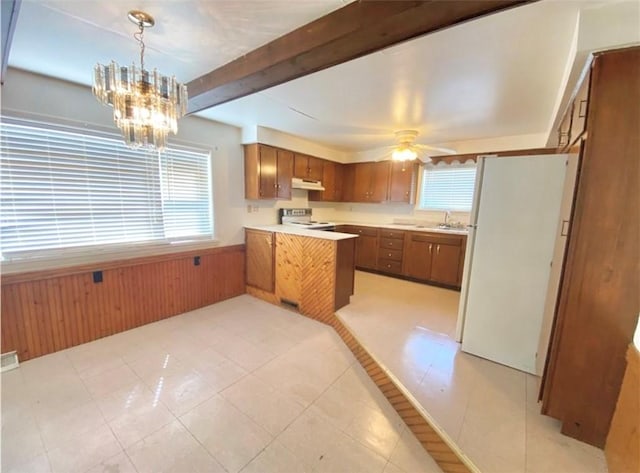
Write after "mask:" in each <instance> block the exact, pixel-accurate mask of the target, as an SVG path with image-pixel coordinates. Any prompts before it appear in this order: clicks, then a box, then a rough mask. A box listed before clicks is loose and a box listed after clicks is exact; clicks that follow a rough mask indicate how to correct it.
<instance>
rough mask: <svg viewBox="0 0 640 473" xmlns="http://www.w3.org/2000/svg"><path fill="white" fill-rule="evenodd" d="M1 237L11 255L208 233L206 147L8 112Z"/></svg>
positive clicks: (2, 129)
mask: <svg viewBox="0 0 640 473" xmlns="http://www.w3.org/2000/svg"><path fill="white" fill-rule="evenodd" d="M0 135H1V144H2V150H1V151H2V152H1V156H0V162H1V166H0V186H1V187H0V244H1V251H2V256H3V258H7V257H11V255H12V254H22V253H23V252H34V251H43V250H54V249H62V248H72V247H83V246H89V245H109V244H122V243H133V242H144V241H159V240H175V239H195V238H202V237H211V235H212V234H213V222H212V215H211V197H210V194H211V184H210V158H209V153H208V152H207V151H201V150H193V149H187V148H184V149H183V148H181V147H180V148H179V147H171V148H167V149H166V150H165V151H164V152H162V153H160V154H158V153H157V152H155V153H154V152H150V151H143V150H139V149H130V148H128V147H126V146H125V145H124V143H123V142H122V140H121V139H120V138H119V137H116V136H112V135H104V134H100V133H98V132H96V133H95V134H94V133H92V132H88V131H87V130H81V129H74V128H69V127H62V126H57V125H56V126H54V125H51V124H46V123H41V122H33V121H29V120H23V119H16V118H7V117H3V122H2V123H1V124H0Z"/></svg>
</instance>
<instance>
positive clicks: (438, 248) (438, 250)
mask: <svg viewBox="0 0 640 473" xmlns="http://www.w3.org/2000/svg"><path fill="white" fill-rule="evenodd" d="M436 254H437V255H439V254H440V245H438V246H436Z"/></svg>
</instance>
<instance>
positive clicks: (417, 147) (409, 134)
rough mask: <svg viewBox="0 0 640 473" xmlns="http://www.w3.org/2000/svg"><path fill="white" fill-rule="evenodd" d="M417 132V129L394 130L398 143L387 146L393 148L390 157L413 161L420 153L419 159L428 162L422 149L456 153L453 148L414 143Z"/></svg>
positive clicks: (396, 159) (397, 159)
mask: <svg viewBox="0 0 640 473" xmlns="http://www.w3.org/2000/svg"><path fill="white" fill-rule="evenodd" d="M418 134H419V133H418V131H417V130H399V131H396V132H395V136H396V140H397V142H398V143H397V144H396V145H392V146H389V148H393V150H392V151H391V159H392V160H394V161H413V160H415V159H417V158H418V157H419V156H420V155H422V156H420V157H421V161H422V162H425V163H428V162H430V161H431V158H430V157H429V156H428V155H425V153H424V150H429V151H437V152H440V153H444V154H456V151H455V150H454V149H450V148H440V147H437V146H430V145H424V144H420V143H416V142H415V140H416V138H417V137H418Z"/></svg>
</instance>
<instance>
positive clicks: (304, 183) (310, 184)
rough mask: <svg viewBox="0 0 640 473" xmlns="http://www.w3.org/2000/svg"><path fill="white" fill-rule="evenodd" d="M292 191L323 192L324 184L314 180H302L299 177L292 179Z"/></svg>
mask: <svg viewBox="0 0 640 473" xmlns="http://www.w3.org/2000/svg"><path fill="white" fill-rule="evenodd" d="M291 188H292V189H306V190H309V191H323V190H324V187H323V186H322V182H320V181H316V180H314V179H300V178H299V177H293V178H291Z"/></svg>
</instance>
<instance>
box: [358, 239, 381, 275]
mask: <svg viewBox="0 0 640 473" xmlns="http://www.w3.org/2000/svg"><path fill="white" fill-rule="evenodd" d="M377 257H378V237H375V236H371V235H360V236H359V237H358V239H357V240H356V266H357V267H359V268H366V269H376V268H377V266H378V261H377Z"/></svg>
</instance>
